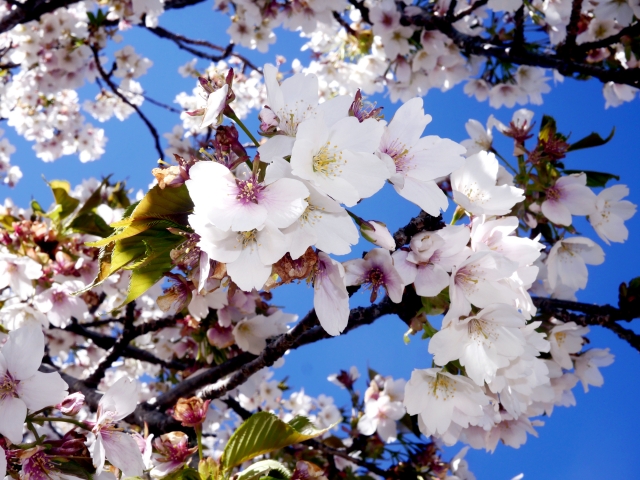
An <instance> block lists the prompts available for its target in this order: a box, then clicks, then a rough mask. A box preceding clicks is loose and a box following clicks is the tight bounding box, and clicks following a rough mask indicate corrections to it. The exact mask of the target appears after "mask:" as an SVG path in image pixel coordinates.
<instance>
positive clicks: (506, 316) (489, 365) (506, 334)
mask: <svg viewBox="0 0 640 480" xmlns="http://www.w3.org/2000/svg"><path fill="white" fill-rule="evenodd" d="M524 325H525V319H524V317H523V316H522V315H521V314H520V313H519V312H518V310H516V309H515V308H514V307H512V306H510V305H505V304H501V303H496V304H493V305H489V306H488V307H486V308H484V309H482V310H480V312H478V313H477V314H476V315H474V316H471V317H467V318H465V319H461V320H459V321H453V322H451V323H449V324H448V325H447V326H446V327H444V328H443V329H442V330H440V331H439V332H438V333H436V334H435V335H434V336H433V338H431V341H430V342H429V353H431V354H432V355H433V361H434V362H435V363H436V365H446V364H447V363H449V362H451V361H453V360H460V365H462V366H464V367H465V369H466V370H465V371H466V373H467V376H468V377H469V378H471V380H473V381H474V382H476V384H477V385H479V386H483V385H484V383H485V382H487V383H488V384H490V383H491V382H492V381H493V380H494V378H495V376H496V372H497V371H498V369H499V368H502V367H506V366H508V365H509V362H510V361H511V360H513V359H515V358H516V357H518V356H520V355H521V354H522V353H523V352H524V346H525V344H526V340H525V337H524V335H523V333H522V331H521V330H520V329H521V327H524Z"/></svg>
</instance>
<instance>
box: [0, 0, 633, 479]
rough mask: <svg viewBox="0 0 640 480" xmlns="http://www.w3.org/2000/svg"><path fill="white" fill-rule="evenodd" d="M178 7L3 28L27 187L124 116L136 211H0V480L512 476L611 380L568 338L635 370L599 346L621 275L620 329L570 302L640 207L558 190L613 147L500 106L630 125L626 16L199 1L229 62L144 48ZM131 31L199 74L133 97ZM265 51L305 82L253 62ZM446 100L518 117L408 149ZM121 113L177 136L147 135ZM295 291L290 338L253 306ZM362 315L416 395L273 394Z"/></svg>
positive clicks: (603, 181) (372, 377) (97, 185)
mask: <svg viewBox="0 0 640 480" xmlns="http://www.w3.org/2000/svg"><path fill="white" fill-rule="evenodd" d="M197 3H199V1H198V0H196V1H193V0H186V1H182V0H168V1H165V2H162V1H152V0H149V1H146V2H142V1H140V0H133V1H131V2H121V1H108V2H100V3H98V4H94V3H90V2H74V1H69V0H67V1H65V2H58V1H56V0H52V1H49V2H44V1H40V0H27V1H26V2H16V1H6V2H4V3H3V4H2V11H1V12H0V16H1V18H0V38H1V42H2V47H1V48H2V50H1V51H0V55H1V56H2V59H3V64H2V65H1V67H2V72H3V75H2V82H1V85H2V87H1V88H2V90H1V95H2V102H0V115H2V118H4V119H6V120H7V128H11V129H13V130H15V134H17V135H19V136H22V137H24V139H25V140H26V141H28V142H30V143H32V145H33V149H34V151H35V153H36V155H37V156H38V157H39V158H40V159H42V160H44V161H45V162H51V161H54V160H56V159H58V158H60V157H62V156H64V155H78V157H79V159H80V161H81V162H89V161H93V160H97V159H98V158H99V157H101V156H102V155H103V154H104V153H105V149H106V148H107V137H106V135H105V131H104V129H103V128H100V127H99V126H97V124H99V123H102V122H105V121H107V120H109V119H111V118H113V117H115V118H117V119H118V120H121V121H125V120H126V121H132V120H129V118H130V117H132V116H133V117H136V116H137V117H138V118H139V120H140V121H142V122H143V123H144V126H145V128H146V130H147V131H148V133H149V138H150V139H151V141H152V142H153V149H149V148H147V149H145V150H144V155H146V156H147V157H148V158H149V159H150V161H149V168H148V171H149V174H148V183H151V185H150V186H149V188H148V189H146V191H139V192H137V193H134V191H133V190H132V189H131V188H129V187H127V185H126V183H125V182H124V181H123V180H121V179H113V178H111V177H104V178H102V179H101V180H96V179H90V180H87V181H85V182H83V183H82V184H79V185H75V186H72V185H71V184H70V183H69V182H67V181H65V180H63V179H59V180H49V181H48V182H47V183H48V187H49V189H50V190H51V193H52V195H53V198H54V202H53V204H52V205H50V206H46V205H44V204H43V203H41V202H42V201H41V200H39V196H37V197H36V199H34V200H32V202H31V204H30V205H29V206H26V205H23V206H19V205H14V204H13V203H12V202H10V201H6V202H5V204H4V207H3V208H2V212H1V215H0V221H1V223H2V226H1V227H0V228H2V236H1V237H0V241H1V243H2V247H1V251H0V286H1V287H2V303H1V304H0V305H1V307H0V330H1V333H0V477H4V476H6V475H8V476H11V477H13V478H16V479H17V478H31V476H37V477H38V478H44V477H49V478H53V477H55V478H62V477H68V476H73V477H79V478H91V477H92V476H94V475H95V476H98V477H100V478H102V479H106V478H107V477H108V478H114V477H116V478H127V477H153V478H158V479H164V478H167V479H169V480H174V479H178V478H188V479H190V480H194V479H200V480H218V479H227V478H237V479H260V478H263V479H268V478H286V479H308V478H331V479H332V478H390V479H393V478H398V479H400V478H443V479H444V478H450V479H471V478H475V477H474V476H473V474H472V473H471V472H470V468H471V469H472V467H473V466H472V465H471V467H470V466H469V465H468V464H467V462H466V460H464V457H465V455H466V453H467V451H468V449H469V448H473V449H484V450H486V451H488V452H493V451H494V450H495V449H496V448H497V446H498V444H499V443H501V444H504V445H505V446H506V447H504V448H520V447H522V448H526V445H525V444H526V442H527V438H528V437H529V436H530V435H537V431H538V429H539V428H540V427H541V426H542V425H543V423H544V422H543V419H544V421H547V422H553V418H550V419H546V418H545V417H550V416H551V414H552V412H553V411H554V408H555V407H568V406H572V405H575V397H574V393H573V392H574V390H575V389H576V388H583V389H584V391H585V392H586V391H588V390H589V387H594V386H595V387H601V386H602V385H603V383H604V376H606V371H605V372H601V371H600V368H603V367H606V366H609V365H611V364H612V363H613V361H614V354H613V353H612V352H611V350H610V349H608V348H604V349H603V348H591V347H590V346H589V340H588V338H589V337H588V335H589V332H590V329H591V327H595V328H604V329H607V330H609V331H611V332H612V333H614V334H615V335H616V336H618V337H619V338H620V339H622V340H623V341H624V342H626V343H627V344H628V345H629V348H632V349H635V350H637V351H640V336H639V335H638V334H637V333H635V332H634V331H633V330H632V329H631V328H629V327H627V326H623V325H624V324H623V323H622V322H631V321H633V320H634V319H636V318H638V317H639V316H640V306H639V303H638V302H639V300H638V295H639V294H640V277H638V278H634V279H624V278H622V279H620V281H621V282H623V283H621V284H620V287H619V302H618V305H617V306H611V305H597V304H593V303H589V302H587V301H586V299H584V298H582V297H581V290H584V289H585V288H586V286H587V284H588V281H589V276H590V274H593V273H592V268H593V267H595V266H598V265H601V264H603V263H604V261H605V256H606V252H605V249H604V248H602V246H600V244H599V243H598V242H597V241H595V240H594V239H596V238H599V239H600V240H601V241H602V242H604V243H605V244H606V245H610V244H611V243H612V242H613V243H623V242H625V241H627V240H628V236H629V232H628V230H627V227H626V226H625V222H627V221H629V220H630V219H632V218H633V217H634V214H635V212H636V205H634V204H633V203H632V202H630V201H629V200H627V199H626V197H628V196H629V193H630V190H629V187H628V186H627V185H625V184H623V183H619V181H620V177H618V176H616V175H615V173H617V172H612V173H609V172H600V171H590V170H586V171H585V170H575V169H572V168H570V163H568V162H569V159H570V158H572V156H573V155H576V153H574V152H576V151H580V150H583V149H587V148H597V147H600V146H602V145H604V144H606V143H608V142H610V141H612V137H613V132H612V133H611V134H609V135H604V134H603V135H600V134H598V133H592V134H590V135H588V136H586V137H584V138H582V139H579V138H578V139H576V138H574V137H572V136H570V135H569V133H568V132H569V130H570V129H571V128H572V126H568V125H562V124H558V123H557V122H556V120H555V119H554V118H552V117H551V116H547V115H545V116H541V117H539V118H536V117H535V116H534V112H533V111H531V110H529V109H527V108H526V105H528V104H533V105H538V104H540V103H542V101H543V98H544V97H543V95H544V94H547V93H549V92H550V90H551V88H552V87H551V82H552V81H553V82H559V81H563V79H564V78H565V77H570V78H571V79H569V80H567V81H568V82H570V81H575V80H587V79H589V80H588V81H590V82H598V81H600V82H601V83H602V86H603V87H602V88H603V95H604V103H605V107H606V108H608V107H617V106H619V105H621V104H622V103H624V102H630V101H633V100H634V98H635V95H636V89H637V87H638V86H639V83H640V74H639V73H638V71H639V70H638V69H637V67H638V65H637V63H638V61H637V58H638V56H639V55H640V51H639V50H640V43H639V41H638V38H639V36H640V29H639V27H638V25H639V24H640V21H639V20H638V19H639V18H640V4H638V2H633V1H630V2H628V3H627V2H618V1H615V2H614V1H611V2H590V1H582V0H573V1H572V2H567V1H565V0H563V1H559V2H537V1H535V2H520V1H511V0H509V1H500V0H495V1H494V0H489V1H484V0H478V1H476V2H472V3H469V2H458V1H456V0H451V1H450V2H446V1H443V2H440V1H439V2H411V1H404V2H394V1H387V0H381V1H356V0H352V1H349V2H347V1H344V0H330V1H318V0H316V1H310V0H307V1H302V0H291V1H289V0H286V1H276V0H263V1H258V2H256V1H246V0H242V1H235V2H229V1H224V0H216V1H215V2H214V10H215V12H214V13H212V15H214V16H216V18H223V16H228V17H229V18H230V20H229V23H230V26H229V27H228V29H227V31H226V35H227V36H228V40H229V43H228V44H226V46H224V45H222V46H220V45H217V44H214V43H213V42H212V41H211V40H210V39H204V40H202V39H197V38H191V37H189V36H187V35H185V34H183V33H177V32H173V31H170V30H168V29H166V28H165V27H163V26H162V15H163V13H164V12H165V11H167V10H171V9H182V8H187V7H191V6H193V5H195V4H197ZM134 28H135V29H141V30H146V31H148V32H150V33H151V34H153V35H154V36H156V37H159V41H162V42H171V43H173V44H174V45H176V46H177V47H178V48H179V49H181V50H184V51H186V52H188V53H189V54H191V55H193V56H195V57H197V58H196V59H194V61H192V62H190V63H187V64H186V65H183V66H181V67H180V68H179V70H178V72H179V74H181V75H182V76H183V77H185V78H192V79H193V87H194V89H193V91H192V92H182V93H180V94H179V95H178V96H177V97H176V98H175V100H174V99H171V98H169V99H164V98H162V99H156V98H152V97H151V96H150V95H148V94H147V93H146V92H145V88H144V87H143V84H144V76H145V75H146V74H147V73H148V71H149V69H150V68H151V67H152V63H153V62H152V61H151V60H150V59H148V58H145V57H144V56H142V55H140V54H139V53H138V52H136V49H135V47H134V46H132V45H128V44H126V38H127V31H128V30H131V29H134ZM284 30H290V31H293V32H298V33H299V34H300V36H301V37H302V38H303V43H304V48H305V49H306V50H310V51H311V52H313V54H312V55H311V60H310V61H309V62H308V63H307V64H303V63H302V62H301V61H299V60H296V61H293V62H291V63H290V67H287V68H285V65H286V64H287V62H286V61H285V59H284V58H282V57H281V56H278V55H276V53H277V47H278V43H277V35H281V34H282V33H283V31H284ZM123 42H124V43H125V44H124V45H118V46H117V47H116V46H114V45H115V44H119V43H123ZM251 50H257V51H258V52H260V53H263V54H265V56H264V63H260V62H258V61H256V60H255V58H258V56H257V55H256V54H255V53H254V52H252V51H251ZM274 59H275V61H274ZM202 60H204V61H206V62H207V63H208V65H207V66H206V67H205V68H202V66H201V65H202V64H198V61H202ZM574 79H575V80H574ZM87 83H89V84H93V86H94V87H92V88H94V90H93V91H92V93H91V94H90V95H89V96H88V97H87V98H81V95H83V96H84V95H87V91H88V90H87V88H86V85H85V84H87ZM461 83H462V84H463V85H464V87H463V89H464V93H466V94H467V95H469V96H470V97H474V98H475V99H477V100H478V101H479V102H484V101H487V100H488V102H489V104H490V106H491V107H494V108H500V107H502V106H505V107H508V108H513V107H514V106H515V105H516V104H517V105H519V106H520V107H522V108H519V109H517V110H516V111H515V112H514V113H513V115H512V116H511V114H509V115H508V116H511V118H508V116H507V115H504V114H499V113H496V116H495V117H494V116H491V117H490V118H489V120H488V122H487V123H486V124H483V123H481V122H480V121H479V120H477V119H473V118H471V119H469V121H468V123H467V124H466V130H467V132H468V134H469V137H470V138H468V139H466V140H464V141H462V142H456V141H454V140H452V139H450V138H442V137H440V136H436V135H433V134H430V133H429V129H430V128H431V127H432V125H431V123H432V118H431V116H430V115H429V112H428V108H427V107H426V106H425V104H424V101H423V99H422V97H423V96H424V95H425V94H426V93H427V92H428V91H429V90H431V89H438V90H441V91H447V90H450V89H452V88H453V87H455V86H456V85H457V84H461ZM81 87H82V88H81ZM376 94H386V95H388V96H389V98H390V99H391V101H392V102H397V107H396V108H394V110H393V111H383V110H382V108H380V107H379V106H377V105H376V104H375V103H372V99H373V98H374V95H376ZM172 101H174V104H173V105H178V107H175V106H173V105H170V103H171V102H172ZM598 101H602V100H600V99H599V100H598ZM145 103H150V104H153V105H154V106H156V107H159V108H162V109H164V110H166V111H167V113H168V114H171V115H175V118H176V119H177V120H176V121H177V122H179V123H177V124H176V125H175V127H174V128H173V129H172V131H171V132H166V133H165V132H161V131H160V130H159V129H158V127H157V122H156V121H155V118H154V117H153V116H152V115H150V114H149V113H148V112H147V110H146V109H145V110H144V111H143V108H142V105H143V104H145ZM387 110H388V109H387ZM96 122H98V123H96ZM563 132H564V133H563ZM494 137H495V138H494ZM498 137H500V138H501V140H500V141H498ZM603 137H604V138H603ZM163 138H164V140H163ZM500 142H502V143H503V144H506V145H508V150H509V152H508V153H507V152H505V151H503V150H502V148H500V146H499V143H500ZM0 146H1V148H0V161H1V162H2V167H1V168H0V170H2V173H3V175H4V182H5V183H6V184H7V185H9V186H13V185H15V184H16V183H17V182H18V181H19V180H20V178H21V177H22V172H21V170H20V166H19V165H16V164H12V163H11V156H12V155H13V154H14V153H15V151H16V149H15V147H14V146H13V145H12V144H11V143H10V141H9V140H8V138H6V137H5V138H2V140H0ZM154 157H155V158H154ZM158 158H159V161H158V164H157V165H158V166H157V167H156V168H152V167H153V165H154V163H153V161H154V160H156V159H158ZM13 159H14V160H15V156H14V157H13ZM13 163H15V161H14V162H13ZM106 168H108V167H106ZM61 176H64V172H61ZM387 183H389V184H390V185H391V186H392V188H393V191H394V194H397V195H398V196H399V198H401V199H402V202H405V204H414V205H415V206H416V208H418V209H419V212H420V213H419V214H418V215H416V216H414V217H413V218H412V217H411V216H407V218H406V219H405V221H404V226H403V227H401V228H399V229H398V230H397V231H395V232H392V231H390V230H389V229H388V228H387V226H386V225H385V223H383V222H382V221H381V219H378V218H374V219H371V218H362V216H361V214H360V215H359V214H358V212H359V210H357V206H358V205H359V204H360V203H362V204H366V203H367V202H368V201H372V200H371V199H373V198H375V197H376V196H379V195H381V193H380V192H381V190H382V189H383V187H384V186H385V185H386V184H387ZM398 210H399V212H398V213H399V214H401V213H402V212H401V209H398ZM576 217H584V219H586V220H587V221H588V224H590V227H589V230H588V231H583V230H584V228H583V227H582V224H579V225H580V226H579V227H577V226H576V220H577V219H576ZM585 225H586V223H585ZM361 237H362V238H361ZM364 242H369V244H370V248H367V249H366V252H365V253H364V254H363V255H362V258H357V256H354V255H351V256H350V257H349V256H345V255H348V254H350V253H353V250H354V248H355V246H356V245H357V244H359V243H364ZM305 284H307V285H308V286H310V287H311V289H312V291H313V304H312V305H309V311H308V313H305V314H303V315H301V316H299V315H296V314H295V313H294V312H292V311H289V310H288V309H287V306H286V305H280V304H279V303H278V302H277V301H275V300H274V295H278V292H279V291H280V290H281V289H282V288H284V286H285V285H289V286H291V285H293V286H294V287H296V288H305V287H304V285H305ZM363 291H367V293H366V299H367V301H366V302H365V303H364V304H363V305H362V306H355V305H356V303H357V300H356V298H360V297H354V296H355V295H358V296H361V293H362V292H363ZM387 315H393V316H394V317H396V318H398V319H399V320H398V321H400V322H404V324H405V331H406V334H405V336H404V339H405V341H406V342H424V344H425V351H426V350H428V352H429V353H430V354H432V355H433V362H432V365H431V367H430V368H419V366H417V365H416V366H415V367H414V368H413V371H412V373H411V375H410V377H409V378H393V377H392V376H390V375H388V374H387V373H386V372H384V371H379V372H378V371H374V370H372V369H370V370H369V372H368V375H367V376H366V378H361V377H360V373H359V372H358V370H357V369H356V368H351V369H349V365H345V366H344V370H342V371H340V372H336V374H335V375H332V376H331V377H330V379H329V380H330V381H331V382H332V383H334V384H335V385H337V386H339V387H340V388H343V389H345V390H346V391H347V392H348V393H349V398H350V404H349V405H340V404H337V403H336V401H335V400H334V399H333V398H332V397H329V396H327V395H324V394H322V395H319V396H317V397H312V396H309V395H307V394H305V391H304V389H298V390H295V391H292V389H291V386H290V385H288V384H287V383H286V380H281V379H277V376H274V375H275V371H274V368H276V367H278V366H279V365H280V364H282V362H284V361H285V355H286V354H287V353H288V352H290V351H292V350H297V349H304V347H305V346H306V345H309V344H312V343H316V342H320V341H321V340H324V339H328V338H332V337H336V336H338V335H348V334H349V332H350V331H353V330H356V329H359V328H360V327H363V326H365V325H370V324H372V323H374V322H377V321H378V320H379V319H380V318H382V317H385V316H387ZM603 375H604V376H603ZM578 384H580V386H578ZM296 387H297V386H296ZM454 445H456V446H457V447H458V448H459V450H458V451H459V453H458V454H457V455H455V456H454V457H453V458H448V457H447V455H448V454H447V451H445V450H443V449H444V448H445V446H446V447H449V446H454ZM514 473H517V472H514Z"/></svg>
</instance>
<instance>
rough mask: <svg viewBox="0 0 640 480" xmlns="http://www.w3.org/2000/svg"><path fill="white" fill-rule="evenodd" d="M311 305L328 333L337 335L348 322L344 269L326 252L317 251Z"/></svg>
mask: <svg viewBox="0 0 640 480" xmlns="http://www.w3.org/2000/svg"><path fill="white" fill-rule="evenodd" d="M313 292H314V295H313V307H314V308H315V310H316V315H318V321H319V322H320V325H322V328H324V329H325V331H326V332H327V333H328V334H329V335H334V336H335V335H339V334H340V333H341V332H342V331H343V330H344V329H345V328H346V326H347V323H349V312H350V309H349V295H348V293H347V287H346V285H345V271H344V267H343V266H342V264H341V263H340V262H336V261H335V260H333V259H332V258H331V257H329V256H328V255H327V254H326V253H323V252H320V253H318V265H317V271H316V274H315V276H314V279H313Z"/></svg>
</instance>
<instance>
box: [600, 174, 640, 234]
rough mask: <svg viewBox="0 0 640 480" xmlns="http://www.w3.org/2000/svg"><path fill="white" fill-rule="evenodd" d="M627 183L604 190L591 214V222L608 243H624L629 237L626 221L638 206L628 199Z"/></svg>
mask: <svg viewBox="0 0 640 480" xmlns="http://www.w3.org/2000/svg"><path fill="white" fill-rule="evenodd" d="M627 195H629V188H628V187H627V186H626V185H614V186H612V187H609V188H605V189H604V190H602V191H601V192H600V193H599V194H598V196H597V197H596V204H595V210H594V211H593V212H592V213H590V214H589V223H591V226H592V227H593V229H594V230H595V231H596V233H597V234H598V236H599V237H600V238H601V239H602V240H603V241H604V242H605V243H606V244H607V245H609V244H610V243H609V242H618V243H623V242H625V241H626V240H627V238H628V237H629V230H627V227H626V226H625V224H624V222H625V221H626V220H629V219H630V218H631V217H633V216H634V215H635V213H636V208H637V206H636V205H634V204H633V203H631V202H630V201H628V200H622V199H623V198H624V197H626V196H627Z"/></svg>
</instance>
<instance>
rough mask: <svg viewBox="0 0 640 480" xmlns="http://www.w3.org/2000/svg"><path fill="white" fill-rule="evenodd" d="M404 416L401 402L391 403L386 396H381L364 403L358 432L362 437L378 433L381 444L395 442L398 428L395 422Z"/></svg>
mask: <svg viewBox="0 0 640 480" xmlns="http://www.w3.org/2000/svg"><path fill="white" fill-rule="evenodd" d="M404 414H405V409H404V407H403V406H402V403H401V402H396V401H392V400H391V399H390V398H389V397H388V396H386V395H381V396H380V397H378V398H372V399H370V400H368V401H367V402H365V405H364V415H363V416H362V417H360V419H359V420H358V425H357V428H358V431H359V432H360V433H361V434H362V435H373V434H374V433H375V432H378V435H380V438H381V439H382V441H383V442H386V443H389V442H393V441H395V440H396V438H397V435H398V428H397V426H396V422H397V421H398V420H400V419H401V418H402V417H403V416H404Z"/></svg>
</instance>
